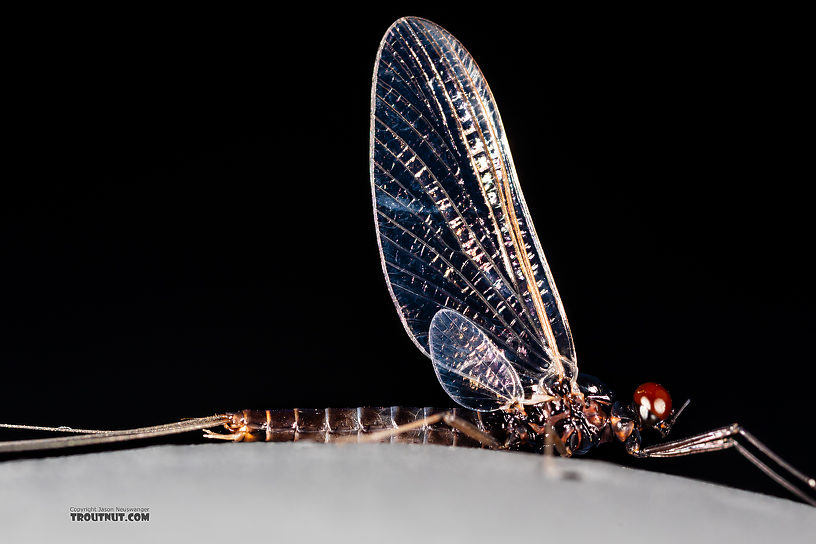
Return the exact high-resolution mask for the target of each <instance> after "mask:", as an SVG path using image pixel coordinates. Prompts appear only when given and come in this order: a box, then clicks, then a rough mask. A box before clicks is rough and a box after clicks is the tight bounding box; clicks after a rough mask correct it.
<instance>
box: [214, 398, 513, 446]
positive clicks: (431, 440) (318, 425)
mask: <svg viewBox="0 0 816 544" xmlns="http://www.w3.org/2000/svg"><path fill="white" fill-rule="evenodd" d="M439 412H454V413H455V414H456V416H458V417H460V418H463V419H465V420H467V421H469V422H470V423H472V424H473V425H475V426H476V427H477V428H479V429H480V430H482V431H485V432H488V433H491V434H494V435H495V431H496V430H497V429H496V425H495V423H492V424H491V422H490V421H488V420H487V419H488V418H489V416H488V414H483V413H480V412H474V411H470V410H465V409H462V408H455V409H438V408H428V407H426V408H412V407H405V406H388V407H360V408H294V409H286V410H243V411H241V412H234V413H230V414H228V415H229V416H230V417H231V418H232V421H233V427H235V428H237V427H239V426H241V427H243V429H244V430H246V431H248V434H249V436H247V435H246V434H245V438H244V440H253V439H254V440H259V441H266V442H291V441H295V440H309V441H315V442H333V441H335V440H337V439H338V438H341V437H343V438H346V437H352V436H357V437H358V438H361V439H362V438H364V437H365V435H366V434H367V433H372V432H376V431H382V430H385V429H393V428H396V427H398V426H400V425H406V424H408V423H413V422H415V421H419V420H422V419H424V418H426V417H428V416H431V415H433V414H437V413H439ZM383 441H384V442H400V443H412V444H440V445H446V446H466V447H480V446H481V444H479V442H477V441H476V440H473V439H471V438H469V437H467V436H465V435H463V434H462V433H460V432H459V431H457V430H455V429H451V428H450V427H448V426H447V425H445V424H444V423H436V424H432V425H423V426H422V427H421V428H419V429H416V430H412V431H407V432H405V433H401V434H399V435H395V436H392V437H389V438H387V439H385V440H383Z"/></svg>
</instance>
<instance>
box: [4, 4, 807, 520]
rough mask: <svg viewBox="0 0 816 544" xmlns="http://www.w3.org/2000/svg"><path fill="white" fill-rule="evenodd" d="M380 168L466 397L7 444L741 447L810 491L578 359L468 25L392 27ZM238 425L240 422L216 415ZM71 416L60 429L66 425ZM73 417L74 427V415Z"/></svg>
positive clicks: (417, 280) (395, 245) (419, 322)
mask: <svg viewBox="0 0 816 544" xmlns="http://www.w3.org/2000/svg"><path fill="white" fill-rule="evenodd" d="M370 138H371V144H370V168H371V189H372V196H373V204H374V216H375V223H376V226H377V240H378V243H379V248H380V256H381V258H382V267H383V271H384V273H385V277H386V282H387V284H388V289H389V291H390V293H391V296H392V298H393V300H394V304H395V305H396V307H397V311H398V313H399V316H400V319H401V320H402V324H403V326H404V327H405V330H406V331H407V332H408V334H409V335H410V337H411V339H412V340H413V342H414V344H416V346H417V347H418V348H419V349H420V351H422V353H424V354H425V355H426V356H427V357H429V358H430V359H431V361H432V363H433V368H434V370H435V371H436V375H437V377H438V378H439V381H440V383H441V384H442V387H443V388H444V389H445V391H446V392H447V393H448V395H450V397H451V398H452V399H453V400H454V401H455V402H456V403H457V404H459V405H460V406H461V408H457V409H455V410H449V411H443V412H440V411H438V410H432V409H428V408H400V407H391V408H352V409H325V410H323V409H320V410H303V409H295V410H266V411H257V410H245V411H242V412H236V413H230V414H224V415H218V416H212V417H208V418H201V419H196V420H190V421H185V422H179V423H172V424H169V425H160V426H157V427H150V428H143V429H132V430H126V431H82V430H74V432H75V433H85V434H79V435H75V436H68V437H64V438H47V439H40V440H26V441H17V442H5V443H2V444H0V452H3V451H6V452H8V451H25V450H31V449H41V448H54V447H66V446H75V445H82V444H92V443H103V442H111V441H121V440H130V439H134V438H145V437H153V436H159V435H162V434H173V433H178V432H183V431H189V430H195V429H207V436H208V437H210V438H219V439H228V440H234V441H242V440H244V441H245V440H269V441H282V440H298V439H303V438H310V439H318V440H321V441H327V442H328V441H333V440H335V439H337V438H340V439H344V440H348V439H353V440H362V441H367V440H394V441H421V442H432V443H443V444H448V445H472V446H482V447H489V448H497V449H525V450H532V451H549V450H551V449H557V450H558V452H559V453H560V454H561V455H564V456H572V455H580V454H583V453H585V452H586V451H587V450H589V449H590V448H592V447H593V446H597V445H598V444H601V443H603V442H610V441H618V442H621V443H622V444H623V446H624V447H625V448H626V451H627V452H629V453H630V454H631V455H633V456H635V457H676V456H681V455H691V454H696V453H703V452H711V451H718V450H724V449H728V448H733V449H735V450H736V451H737V452H739V453H740V454H742V455H743V456H744V457H745V458H746V459H748V460H749V461H750V462H751V463H753V464H754V465H756V466H757V467H758V468H760V469H761V470H762V471H763V472H765V473H766V474H767V475H768V476H770V477H771V478H773V479H774V480H775V481H776V482H778V483H779V484H781V485H782V486H784V487H785V488H786V489H788V490H789V491H790V492H791V493H793V494H795V495H796V496H798V497H799V498H800V499H802V500H803V501H805V502H808V503H810V504H813V505H816V500H814V499H813V498H812V497H811V496H809V494H808V493H805V492H804V491H802V490H801V489H799V488H798V487H796V486H795V485H794V484H792V483H791V482H790V481H788V479H786V478H785V477H783V476H782V475H780V474H779V472H778V471H777V470H778V469H777V470H775V469H773V468H771V466H770V465H769V464H768V463H766V462H765V461H762V460H761V459H760V458H759V457H757V456H756V455H755V454H754V453H752V452H751V451H750V450H749V447H752V448H753V449H754V450H755V451H756V452H758V453H760V454H762V455H764V456H766V457H767V458H768V459H769V460H770V461H771V462H773V463H775V464H776V465H777V467H779V468H781V469H782V470H784V471H786V472H787V473H788V474H789V475H790V476H792V477H793V479H795V480H796V481H798V482H801V483H802V484H804V486H805V487H806V488H809V489H810V490H811V491H812V490H813V489H814V487H816V482H814V480H813V479H812V478H809V477H807V476H805V475H804V474H802V473H801V472H799V471H797V470H796V469H795V468H793V467H792V466H790V465H789V464H788V463H786V462H785V461H784V460H782V459H781V458H780V457H779V456H777V455H776V454H774V453H773V452H772V451H771V450H770V449H769V448H768V447H766V446H765V445H764V444H762V443H761V442H759V441H758V440H757V439H756V438H754V437H753V435H751V434H750V433H748V431H746V430H745V429H744V428H742V427H741V426H740V425H738V424H733V425H729V426H726V427H722V428H719V429H714V430H712V431H708V432H705V433H701V434H698V435H695V436H692V437H689V438H684V439H681V440H675V441H671V442H664V443H660V444H657V445H652V446H645V447H644V446H643V445H642V444H641V434H640V433H641V431H642V430H646V429H648V430H654V431H657V432H658V433H659V434H660V435H661V436H663V437H665V436H666V435H668V434H669V432H670V431H671V428H672V425H673V424H674V422H675V420H676V419H677V417H678V416H679V415H680V413H681V412H682V411H683V408H685V406H686V404H687V403H686V404H684V405H683V406H682V407H680V408H679V409H677V410H676V409H674V408H673V407H672V400H671V397H670V396H669V394H668V392H667V391H666V389H665V388H663V387H662V386H660V385H658V384H655V383H646V384H643V385H641V386H640V387H638V388H637V390H636V391H635V394H634V398H633V401H632V402H620V401H615V400H614V396H613V393H612V392H611V391H610V390H609V389H608V388H607V387H606V386H605V385H604V384H602V383H601V382H599V381H598V380H596V379H594V378H591V377H589V376H586V375H582V374H579V373H578V364H577V359H576V355H575V347H574V345H573V340H572V334H571V332H570V328H569V324H568V322H567V316H566V315H565V313H564V307H563V305H562V304H561V299H560V297H559V295H558V291H557V290H556V287H555V283H554V281H553V278H552V274H551V273H550V269H549V267H548V265H547V261H546V259H545V258H544V252H543V251H542V249H541V244H540V243H539V240H538V236H537V235H536V231H535V228H534V226H533V222H532V220H531V218H530V213H529V211H528V209H527V205H526V203H525V201H524V196H523V195H522V192H521V187H520V186H519V181H518V177H517V175H516V171H515V168H514V166H513V159H512V157H511V155H510V149H509V146H508V143H507V138H506V136H505V133H504V128H503V126H502V121H501V118H500V116H499V112H498V109H497V108H496V103H495V101H494V99H493V95H492V94H491V92H490V89H489V87H488V86H487V82H486V81H485V79H484V77H483V76H482V73H481V71H480V70H479V68H478V66H477V65H476V63H475V62H474V60H473V58H472V57H471V56H470V54H469V53H468V52H467V51H466V50H465V48H464V47H463V46H462V44H460V43H459V42H458V41H457V40H456V38H454V37H453V36H452V35H451V34H449V33H448V32H447V31H445V30H444V29H443V28H441V27H439V26H437V25H436V24H434V23H431V22H430V21H427V20H424V19H419V18H403V19H400V20H399V21H397V22H395V23H394V24H393V25H392V26H391V27H390V28H389V29H388V31H387V33H386V34H385V37H384V38H383V40H382V43H381V44H380V49H379V52H378V54H377V61H376V66H375V71H374V79H373V88H372V95H371V133H370ZM222 424H223V425H225V426H226V428H227V429H228V430H229V431H230V433H229V434H219V433H214V432H212V431H210V430H209V429H211V428H213V427H216V426H219V425H222ZM51 430H55V429H51ZM62 430H65V429H62Z"/></svg>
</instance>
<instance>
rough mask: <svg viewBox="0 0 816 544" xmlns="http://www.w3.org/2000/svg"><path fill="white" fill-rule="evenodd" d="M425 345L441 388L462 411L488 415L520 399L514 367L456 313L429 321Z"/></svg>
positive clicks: (450, 312) (449, 313) (467, 320)
mask: <svg viewBox="0 0 816 544" xmlns="http://www.w3.org/2000/svg"><path fill="white" fill-rule="evenodd" d="M428 344H429V348H430V351H431V360H432V361H433V365H434V370H436V375H437V376H438V377H439V381H440V382H441V383H442V387H443V388H444V389H445V391H446V392H447V393H448V395H450V397H451V398H452V399H453V400H455V401H456V402H458V403H459V404H461V405H462V406H464V407H465V408H470V409H471V410H479V411H484V412H489V411H492V410H498V409H500V408H501V407H502V406H506V405H507V404H509V403H510V402H512V401H513V400H515V399H521V398H523V394H524V391H523V389H522V386H521V381H520V380H519V376H518V374H517V373H516V371H515V370H514V369H513V366H512V365H511V364H510V362H509V361H508V360H507V359H506V358H505V356H504V354H503V353H502V352H501V351H500V350H499V349H498V348H496V346H495V345H494V344H493V342H492V341H491V340H490V339H489V338H488V337H487V335H485V334H484V333H483V332H482V331H481V329H479V327H477V326H476V325H475V324H474V323H473V322H472V321H470V320H469V319H467V318H466V317H464V316H463V315H462V314H460V313H459V312H454V311H453V310H447V309H446V310H440V311H439V312H437V314H436V315H435V316H434V318H433V319H432V320H431V327H430V336H429V338H428Z"/></svg>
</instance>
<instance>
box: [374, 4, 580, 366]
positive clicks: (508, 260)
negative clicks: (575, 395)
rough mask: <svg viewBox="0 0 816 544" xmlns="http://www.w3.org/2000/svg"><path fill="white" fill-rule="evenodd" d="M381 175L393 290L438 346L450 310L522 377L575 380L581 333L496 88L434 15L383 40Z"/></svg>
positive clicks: (383, 242)
mask: <svg viewBox="0 0 816 544" xmlns="http://www.w3.org/2000/svg"><path fill="white" fill-rule="evenodd" d="M371 182H372V193H373V198H374V207H375V218H376V222H377V231H378V239H379V243H380V249H381V253H382V261H383V269H384V271H385V276H386V278H387V280H388V285H389V289H390V291H391V294H392V297H393V299H394V303H395V304H396V306H397V309H398V311H399V314H400V317H401V319H402V321H403V324H404V325H405V328H406V330H407V331H408V332H409V334H410V335H411V338H412V339H413V340H414V342H415V343H416V344H417V346H419V348H420V349H421V350H422V351H423V352H424V353H425V354H426V355H429V356H430V353H429V346H428V331H429V327H430V324H431V319H433V316H434V315H435V314H436V313H437V312H438V311H439V310H440V309H442V308H449V309H452V310H455V311H456V312H459V313H460V314H462V315H464V316H466V317H467V318H468V319H470V320H471V321H472V322H473V323H475V324H476V325H478V326H479V328H480V329H481V330H483V331H484V332H485V334H487V336H488V337H489V338H490V339H491V341H492V342H493V343H494V344H495V345H496V346H497V347H498V348H499V349H501V350H502V351H503V352H504V354H505V356H506V357H507V358H508V360H509V361H510V362H511V364H512V365H513V366H514V367H515V368H516V369H517V371H518V372H519V374H520V375H521V376H522V377H524V376H527V377H530V378H538V377H541V376H544V375H559V376H568V377H569V378H571V379H573V380H574V378H575V376H576V375H577V367H576V365H575V350H574V347H573V343H572V335H571V334H570V330H569V326H568V324H567V319H566V316H565V314H564V310H563V307H562V304H561V300H560V298H559V296H558V292H557V291H556V288H555V284H554V282H553V280H552V276H551V274H550V271H549V268H548V266H547V262H546V260H545V259H544V254H543V252H542V251H541V246H540V244H539V242H538V238H537V236H536V234H535V231H534V229H533V224H532V222H531V220H530V216H529V212H528V211H527V206H526V204H525V202H524V197H523V196H522V193H521V189H520V188H519V185H518V181H517V179H516V173H515V169H514V167H513V161H512V158H511V156H510V151H509V148H508V144H507V140H506V138H505V135H504V130H503V128H502V123H501V119H500V118H499V113H498V110H497V109H496V105H495V102H494V100H493V97H492V95H491V93H490V89H489V88H488V86H487V83H486V82H485V80H484V77H483V76H482V74H481V72H480V71H479V68H478V67H477V66H476V63H475V62H474V61H473V59H472V57H471V56H470V54H469V53H468V52H467V51H466V50H465V49H464V47H462V45H461V44H460V43H459V42H458V41H457V40H456V39H455V38H454V37H453V36H451V35H450V34H449V33H448V32H447V31H445V30H444V29H442V28H441V27H439V26H437V25H435V24H433V23H431V22H429V21H426V20H424V19H416V18H407V19H400V20H399V21H397V22H396V23H394V24H393V25H392V26H391V28H390V29H389V30H388V32H387V33H386V35H385V37H384V38H383V41H382V44H381V46H380V51H379V54H378V57H377V64H376V67H375V72H374V82H373V90H372V118H371Z"/></svg>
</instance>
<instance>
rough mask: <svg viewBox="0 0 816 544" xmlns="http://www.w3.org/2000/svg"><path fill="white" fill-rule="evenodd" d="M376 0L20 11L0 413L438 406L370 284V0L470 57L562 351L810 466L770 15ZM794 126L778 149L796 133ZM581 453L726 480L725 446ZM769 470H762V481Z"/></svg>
mask: <svg viewBox="0 0 816 544" xmlns="http://www.w3.org/2000/svg"><path fill="white" fill-rule="evenodd" d="M412 6H413V7H411V8H410V9H401V8H399V7H387V8H383V9H382V10H376V9H374V10H370V11H368V12H366V13H365V14H359V13H355V12H354V11H325V10H324V9H323V8H319V9H318V8H317V7H316V6H311V7H310V6H304V8H302V11H301V12H299V13H295V12H293V13H255V12H249V11H248V12H230V13H224V12H221V11H213V12H203V13H196V12H189V13H166V12H161V11H157V12H142V13H136V12H116V13H114V12H93V13H78V12H74V11H72V12H66V13H54V12H51V13H49V14H47V15H43V14H39V15H37V16H36V17H26V18H21V20H20V21H19V27H20V28H21V29H22V32H20V35H19V39H18V40H17V41H16V45H15V48H14V49H13V50H12V51H11V57H12V63H11V65H10V66H8V67H7V70H6V72H7V73H6V76H7V77H5V81H6V82H5V90H6V92H7V93H9V94H10V95H11V99H9V98H8V95H7V98H6V100H5V108H4V110H5V114H4V118H5V119H4V132H5V139H6V143H5V145H4V148H5V149H4V151H5V153H4V155H5V160H4V162H5V165H6V167H5V168H4V171H5V174H4V176H3V178H4V179H3V182H2V189H0V191H1V192H0V265H1V266H2V271H0V361H2V365H3V367H2V368H3V369H4V372H3V379H2V381H1V382H0V388H1V389H0V415H1V416H2V417H0V420H2V421H6V422H19V423H38V424H49V425H71V426H76V427H82V426H85V427H127V426H134V425H146V424H153V423H160V422H167V421H172V420H176V419H179V418H182V417H194V416H201V415H208V414H212V413H215V412H220V411H224V410H231V409H241V408H245V407H252V408H276V407H291V406H331V405H334V406H356V405H364V404H369V405H390V404H405V405H436V406H448V405H450V401H449V399H447V397H446V395H445V394H444V392H443V391H442V389H441V387H439V385H438V383H437V381H436V378H435V376H434V373H433V371H432V367H431V364H430V362H429V361H428V360H426V359H425V358H424V357H423V356H422V355H421V354H420V353H419V352H418V351H417V350H416V348H415V347H414V346H413V344H412V343H411V341H410V340H409V339H408V337H407V336H406V334H405V332H404V330H403V328H402V326H401V324H400V322H399V319H398V318H397V314H396V312H395V311H394V308H393V305H392V303H391V300H390V298H389V296H388V293H387V290H386V288H385V283H384V280H383V278H382V271H381V267H380V262H379V256H378V252H377V243H376V238H375V233H374V227H373V217H372V212H371V203H370V188H369V181H368V176H369V174H368V128H369V108H370V85H371V72H372V69H373V63H374V57H375V53H376V50H377V46H378V44H379V41H380V39H381V37H382V34H383V33H384V32H385V30H386V29H387V27H388V25H389V24H390V23H391V22H392V21H393V20H395V19H396V18H398V17H399V16H402V15H420V16H424V17H427V18H429V19H431V20H433V21H435V22H437V23H439V24H441V25H442V26H444V27H446V28H447V29H448V30H450V31H451V32H452V33H453V34H454V35H455V36H457V37H458V38H459V39H460V40H461V41H462V42H463V43H464V44H465V46H466V47H467V48H468V49H469V50H470V52H471V53H472V54H473V56H474V57H475V58H476V60H477V61H478V63H479V65H480V66H481V68H482V70H483V72H484V73H485V75H486V77H487V79H488V81H489V82H490V85H491V88H492V90H493V93H494V95H495V96H496V98H497V102H498V104H499V107H500V109H501V112H502V117H503V120H504V124H505V128H506V130H507V132H508V136H509V139H510V144H511V147H512V150H513V156H514V159H515V163H516V168H517V171H518V174H519V177H520V179H521V184H522V187H523V189H524V192H525V196H526V199H527V202H528V205H529V207H530V209H531V213H532V216H533V219H534V221H535V224H536V227H537V230H538V233H539V235H540V237H541V243H542V246H543V247H544V249H545V251H546V253H547V257H548V259H549V262H550V265H551V268H552V270H553V273H554V275H555V277H556V279H557V282H558V287H559V290H560V292H561V295H562V298H563V300H564V304H565V306H566V310H567V313H568V315H569V317H570V323H571V327H572V330H573V334H574V337H575V342H576V347H577V351H578V354H579V365H580V368H581V370H582V371H584V372H588V373H590V374H594V375H597V376H598V377H600V378H601V379H603V380H604V381H606V382H607V383H608V384H609V385H611V386H613V387H614V388H615V389H616V390H617V391H618V392H619V395H620V396H621V397H623V398H628V397H629V396H630V395H631V393H632V391H633V390H634V388H635V387H636V386H637V385H638V384H639V383H641V382H644V381H658V382H661V383H663V384H664V385H666V386H667V387H668V388H669V390H670V391H671V392H672V393H673V396H674V399H675V404H679V403H680V402H682V401H683V400H684V399H686V398H689V397H690V398H692V399H693V402H692V404H691V405H690V407H689V409H688V410H687V412H686V413H685V414H684V416H683V417H682V418H681V419H680V421H679V423H678V425H677V427H676V431H675V433H674V434H675V435H676V436H678V437H679V436H684V435H688V434H691V433H694V432H698V431H703V430H707V429H709V428H712V427H715V426H719V425H724V424H728V423H731V422H733V421H739V422H741V423H743V424H744V425H745V426H746V427H747V428H748V429H750V430H751V431H753V432H754V433H755V434H756V435H757V436H759V437H761V438H762V439H764V440H765V441H767V442H768V443H769V444H771V445H773V447H774V448H775V449H776V451H777V452H779V453H780V454H781V455H782V456H783V457H785V458H786V459H789V460H791V461H792V462H793V463H794V464H795V465H798V466H799V467H800V468H802V469H804V470H805V471H806V472H809V473H810V474H813V473H814V471H815V470H814V469H816V467H815V466H814V463H813V461H812V458H813V457H812V456H813V451H812V449H811V448H810V447H809V443H812V438H811V433H812V427H811V422H812V415H811V410H812V408H811V406H812V401H811V398H812V395H813V383H814V369H813V360H814V357H813V355H812V350H811V349H810V348H811V339H812V331H813V326H814V317H813V315H814V306H816V305H814V292H813V288H812V286H811V285H812V283H811V281H812V276H813V269H812V266H811V263H810V259H811V255H810V254H811V252H812V250H813V243H812V234H813V228H812V211H811V209H812V200H811V199H810V196H809V195H808V194H807V190H808V189H809V185H811V184H812V177H813V176H812V173H811V170H812V168H811V164H810V159H811V157H812V149H811V147H812V146H811V145H809V144H812V136H811V133H810V132H809V131H810V127H812V125H813V115H812V111H811V100H810V99H811V97H812V94H811V92H810V90H809V89H808V88H806V86H805V79H806V78H805V76H806V75H807V70H806V66H808V64H807V63H805V62H804V58H803V54H801V53H799V51H802V50H804V34H800V33H799V31H798V30H797V27H796V25H795V24H794V21H795V19H796V16H795V14H791V15H787V14H781V13H774V14H768V13H750V14H747V13H740V14H736V13H711V12H706V13H695V14H682V13H637V14H634V13H632V14H628V13H616V14H614V15H610V14H597V13H596V14H590V13H570V14H564V13H560V12H554V11H553V12H550V11H538V12H529V11H519V10H514V9H511V8H507V9H502V10H499V11H490V12H485V11H479V10H476V9H474V10H473V11H472V12H470V13H463V12H461V11H453V10H443V9H439V8H436V9H421V8H418V7H417V6H416V5H413V4H412ZM806 144H807V145H806ZM621 450H622V448H620V447H616V446H614V445H610V446H606V447H603V448H601V449H599V451H597V452H595V453H594V454H593V456H594V457H599V458H606V459H612V460H615V461H618V462H622V463H627V464H632V465H637V466H646V467H647V468H651V469H656V470H663V471H666V472H672V473H677V474H683V475H687V476H691V477H700V478H706V479H709V480H713V481H719V482H723V483H726V484H729V485H736V486H740V487H744V488H749V489H754V490H760V491H766V492H770V493H777V490H776V486H775V484H773V483H772V482H770V481H769V480H767V479H766V478H765V477H764V476H763V475H762V474H761V473H759V472H758V471H757V470H755V469H754V468H752V467H751V466H750V465H749V464H748V463H747V462H746V461H743V460H740V459H739V457H738V455H737V454H736V453H735V452H726V453H717V454H711V455H707V456H700V457H696V458H685V459H677V460H654V461H650V462H646V463H644V462H641V461H637V460H629V459H628V458H627V457H626V455H625V454H624V453H622V451H621ZM781 494H782V495H784V493H783V492H782V493H781Z"/></svg>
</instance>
